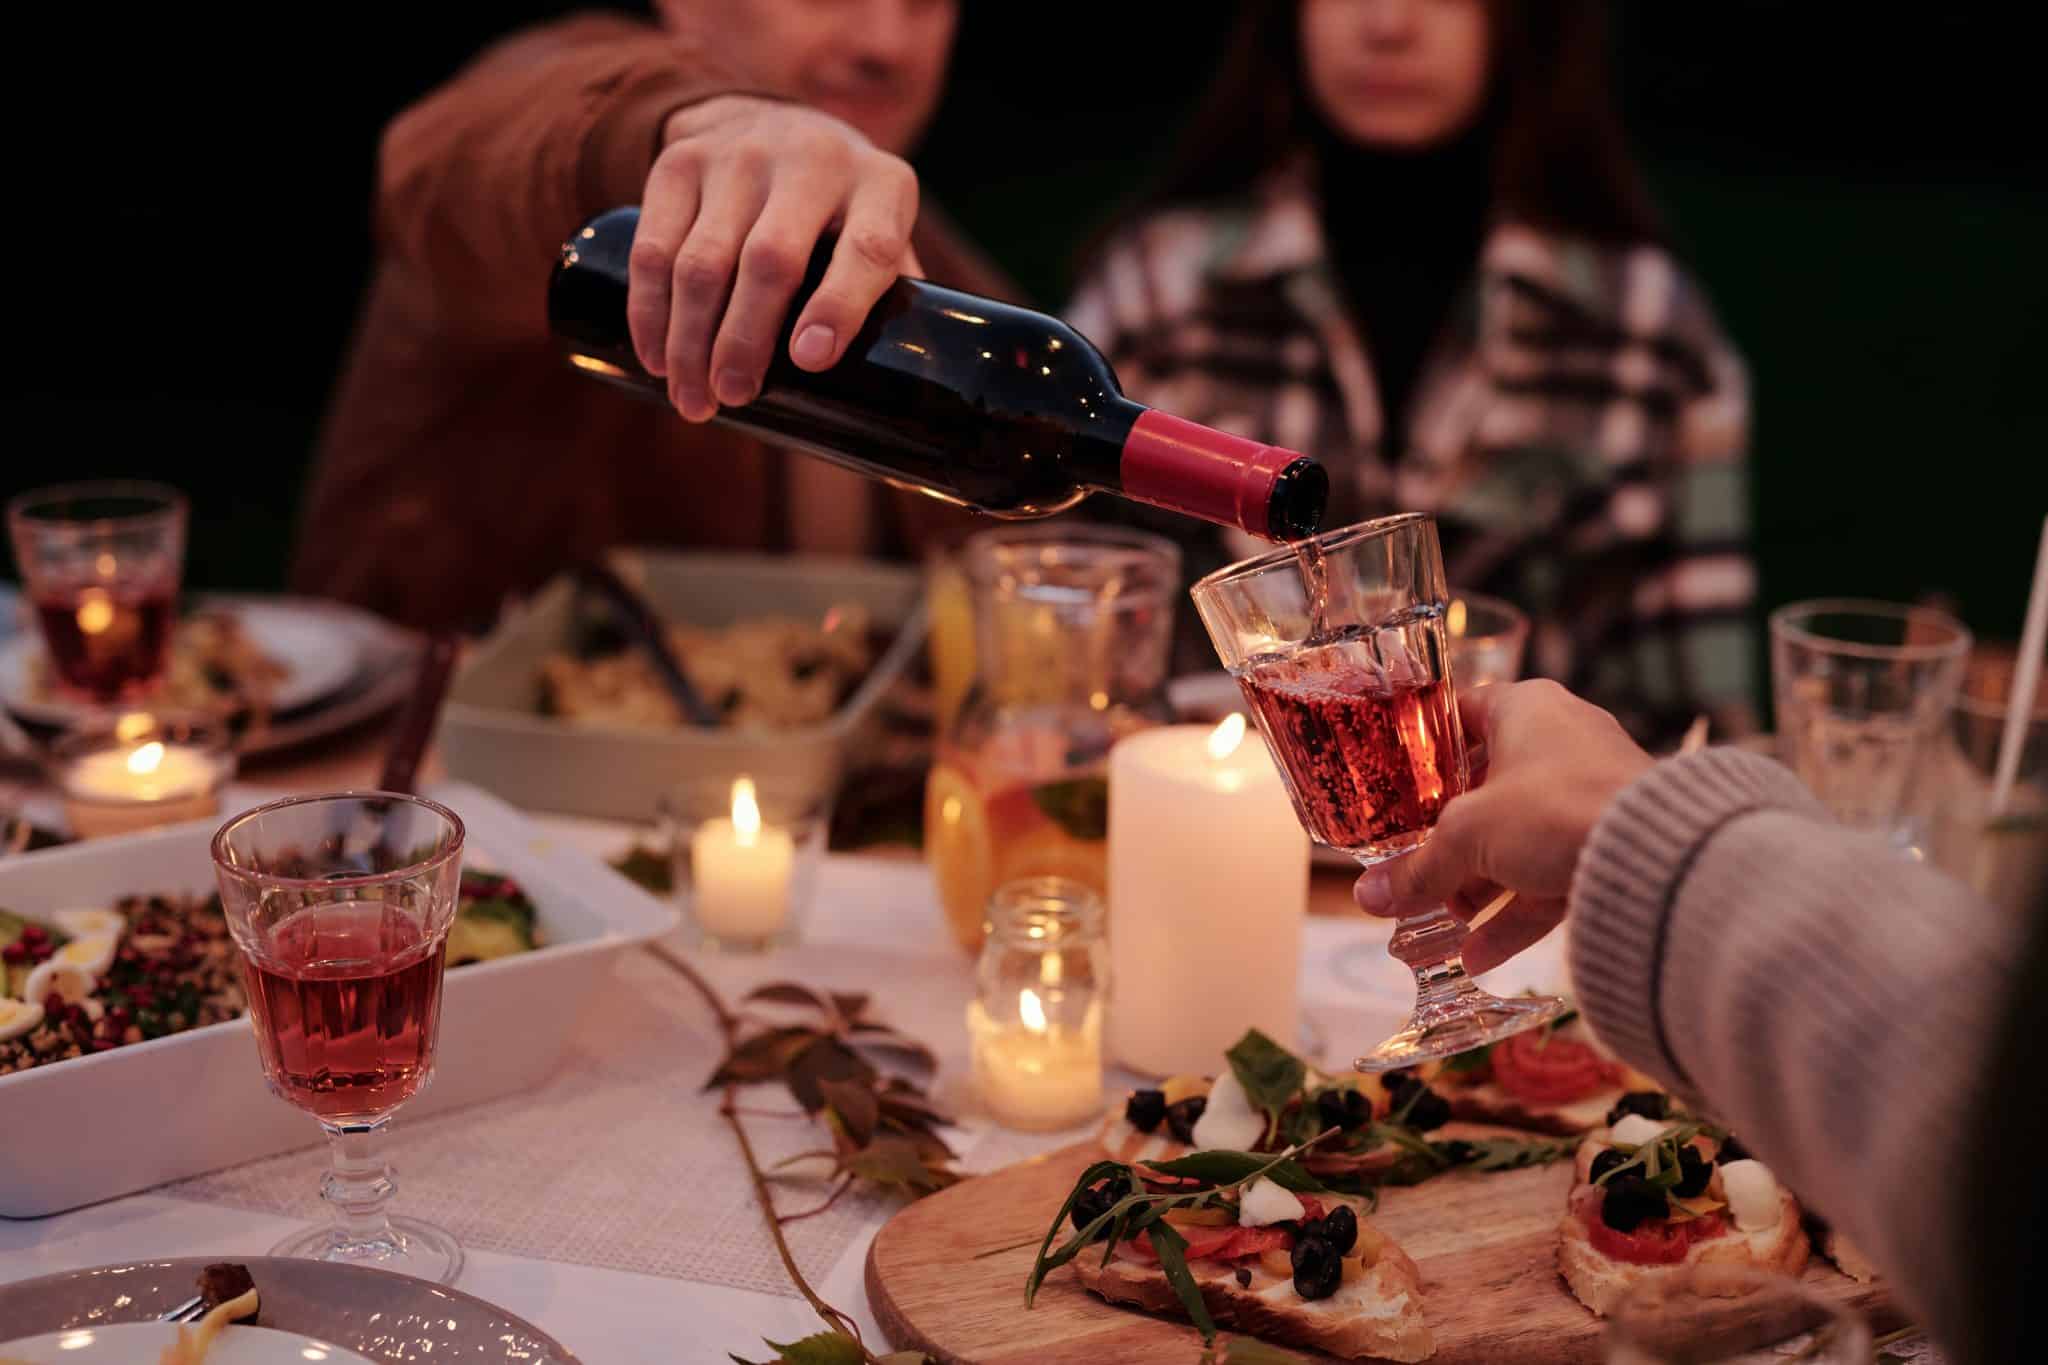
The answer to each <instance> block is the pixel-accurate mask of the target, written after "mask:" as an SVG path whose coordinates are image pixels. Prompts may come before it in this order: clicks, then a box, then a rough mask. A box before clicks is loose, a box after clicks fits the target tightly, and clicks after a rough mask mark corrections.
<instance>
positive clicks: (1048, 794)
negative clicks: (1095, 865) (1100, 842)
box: [1031, 777, 1109, 839]
mask: <svg viewBox="0 0 2048 1365" xmlns="http://www.w3.org/2000/svg"><path fill="white" fill-rule="evenodd" d="M1031 802H1032V804H1033V805H1035V806H1037V807H1038V809H1039V811H1040V813H1042V814H1043V815H1044V816H1045V818H1046V819H1048V820H1050V821H1052V822H1053V823H1054V824H1055V825H1058V826H1059V827H1060V828H1061V829H1063V830H1065V831H1066V832H1067V833H1068V834H1071V835H1072V836H1074V837H1075V838H1076V839H1106V838H1108V837H1109V779H1108V778H1107V777H1075V778H1070V779H1068V780H1067V781H1065V782H1047V783H1044V784H1042V785H1040V786H1036V787H1033V788H1032V789H1031Z"/></svg>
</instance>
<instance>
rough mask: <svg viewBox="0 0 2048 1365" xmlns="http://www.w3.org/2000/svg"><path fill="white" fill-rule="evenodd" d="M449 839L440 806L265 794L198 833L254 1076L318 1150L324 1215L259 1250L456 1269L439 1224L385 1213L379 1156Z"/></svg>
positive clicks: (437, 940) (458, 835) (422, 1030)
mask: <svg viewBox="0 0 2048 1365" xmlns="http://www.w3.org/2000/svg"><path fill="white" fill-rule="evenodd" d="M462 840H463V831H462V821H461V820H460V819H458V818H457V817H456V815H455V813H454V812H453V811H451V810H449V809H447V808H446V807H445V806H440V805H436V804H435V803H434V802H432V801H426V800H422V799H421V798H419V797H416V796H400V795H395V794H391V793H384V792H363V793H355V792H350V793H344V794H341V795H336V796H300V797H292V798H290V799H287V800H284V801H276V802H272V803H271V804H270V805H267V806H259V807H257V808H256V809H255V810H252V811H248V812H245V813H244V814H241V815H238V816H236V817H235V818H234V819H232V820H230V821H228V823H227V824H225V825H223V826H222V827H221V830H220V832H219V833H218V834H216V835H214V836H213V863H214V874H215V877H216V879H217V880H218V881H219V883H220V897H221V905H222V908H223V909H224V910H225V912H226V914H227V919H228V928H229V929H230V931H232V933H233V934H234V938H235V946H236V947H237V948H239V949H240V950H241V953H242V980H243V982H244V984H245V986H246V988H247V991H248V996H249V1016H250V1022H251V1023H253V1024H254V1025H255V1029H256V1044H257V1048H258V1050H259V1051H260V1052H261V1054H262V1058H263V1074H264V1078H265V1079H266V1080H268V1081H269V1082H270V1088H271V1090H272V1091H273V1092H275V1093H276V1094H277V1095H278V1097H279V1098H281V1099H283V1100H285V1101H287V1102H288V1103H290V1104H292V1105H294V1106H296V1107H298V1108H300V1109H303V1110H305V1111H306V1112H307V1113H309V1114H311V1115H312V1116H313V1117H314V1118H316V1119H318V1120H319V1121H320V1127H321V1128H322V1130H324V1131H325V1132H326V1134H327V1141H328V1147H329V1150H330V1153H331V1156H330V1161H329V1166H328V1170H327V1176H326V1178H325V1179H324V1180H323V1181H322V1182H321V1186H320V1193H321V1197H322V1198H324V1199H326V1201H327V1203H328V1206H329V1207H330V1208H331V1209H332V1210H333V1215H334V1217H333V1222H332V1224H331V1225H330V1226H328V1227H317V1228H309V1229H307V1230H306V1231H304V1232H300V1233H295V1234H293V1235H292V1236H291V1237H288V1238H286V1239H285V1240H284V1241H283V1242H282V1243H280V1244H279V1245H278V1246H277V1247H276V1248H274V1249H273V1250H272V1253H271V1254H272V1255H276V1256H303V1257H309V1258H311V1259H314V1260H324V1261H343V1262H347V1263H350V1264H354V1265H369V1266H375V1267H377V1268H378V1269H381V1270H395V1271H398V1272H399V1273H401V1274H406V1275H415V1276H418V1277H419V1278H421V1279H424V1280H435V1281H438V1282H439V1283H442V1284H447V1283H450V1282H451V1281H453V1280H454V1279H455V1277H456V1275H457V1274H459V1273H460V1272H461V1270H462V1247H461V1244H460V1243H458V1242H457V1241H456V1240H455V1239H454V1238H453V1237H452V1236H450V1235H449V1234H448V1233H447V1232H445V1231H443V1230H442V1229H440V1228H438V1227H435V1226H433V1225H432V1224H430V1223H423V1222H421V1221H419V1220H418V1219H413V1218H392V1217H390V1216H389V1215H388V1214H387V1213H386V1212H385V1205H386V1204H387V1203H389V1201H390V1199H391V1194H392V1190H393V1188H394V1186H393V1181H392V1178H391V1168H390V1166H389V1165H387V1164H386V1162H385V1160H384V1157H383V1154H382V1152H381V1151H380V1150H379V1147H380V1140H381V1139H382V1137H383V1134H384V1129H385V1127H386V1125H387V1124H389V1123H390V1121H391V1116H392V1114H393V1113H394V1112H395V1111H396V1110H397V1109H398V1107H399V1106H400V1105H402V1104H404V1103H405V1102H406V1101H407V1100H409V1099H411V1098H412V1097H413V1096H414V1095H415V1094H417V1093H418V1092H419V1090H420V1088H421V1087H422V1086H424V1085H425V1084H426V1083H427V1080H428V1078H429V1077H430V1076H432V1074H433V1069H434V1041H435V1038H436V1036H437V1035H438V1034H439V1032H440V1026H441V973H442V968H443V966H444V964H445V962H446V957H447V953H446V948H447V942H448V926H449V925H450V924H451V923H452V922H453V921H454V919H455V908H456V895H457V891H458V888H459V886H460V884H461V878H462Z"/></svg>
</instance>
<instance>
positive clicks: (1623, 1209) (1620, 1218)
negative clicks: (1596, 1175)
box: [1600, 1171, 1671, 1232]
mask: <svg viewBox="0 0 2048 1365" xmlns="http://www.w3.org/2000/svg"><path fill="white" fill-rule="evenodd" d="M1606 1188H1607V1194H1606V1197H1605V1198H1603V1199H1602V1200H1601V1201H1600V1221H1601V1222H1603V1223H1605V1224H1607V1226H1608V1227H1611V1228H1613V1229H1614V1230H1615V1231H1616V1232H1634V1231H1635V1230H1636V1226H1637V1224H1639V1223H1641V1222H1642V1221H1643V1220H1644V1219H1647V1218H1664V1217H1667V1216H1669V1215H1670V1212H1671V1205H1670V1203H1669V1201H1667V1200H1666V1199H1665V1198H1664V1191H1662V1190H1660V1189H1658V1188H1657V1187H1656V1186H1655V1185H1652V1184H1651V1183H1650V1182H1649V1181H1647V1180H1645V1179H1643V1177H1642V1176H1640V1175H1638V1174H1636V1173H1635V1172H1634V1171H1629V1172H1625V1173H1624V1174H1621V1175H1618V1176H1616V1177H1614V1179H1612V1180H1610V1181H1608V1182H1607V1187H1606Z"/></svg>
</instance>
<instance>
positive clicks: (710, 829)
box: [690, 816, 796, 943]
mask: <svg viewBox="0 0 2048 1365" xmlns="http://www.w3.org/2000/svg"><path fill="white" fill-rule="evenodd" d="M795 866H796V841H795V840H794V839H792V838H791V837H790V834H789V831H787V830H783V829H776V828H774V827H773V826H767V825H764V826H762V827H761V828H760V829H758V830H749V831H742V830H740V829H739V828H738V827H737V826H735V825H734V824H733V822H732V821H731V820H729V819H727V818H725V817H723V816H720V817H718V818H717V819H713V820H706V821H705V822H704V823H703V824H701V825H699V826H698V827H697V831H696V833H694V834H693V835H691V836H690V885H691V890H692V900H693V904H694V906H695V910H696V916H697V925H698V927H699V928H701V929H702V930H703V931H704V932H705V933H706V934H709V935H711V936H712V937H713V938H717V939H725V940H731V941H734V942H755V943H758V942H761V941H763V940H766V939H770V938H773V937H774V936H775V935H776V934H778V933H780V932H782V928H783V925H784V924H786V923H787V922H788V920H789V909H790V906H789V891H790V878H791V875H792V873H793V872H794V870H795Z"/></svg>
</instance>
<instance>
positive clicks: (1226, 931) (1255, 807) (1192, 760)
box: [1109, 713, 1308, 1076]
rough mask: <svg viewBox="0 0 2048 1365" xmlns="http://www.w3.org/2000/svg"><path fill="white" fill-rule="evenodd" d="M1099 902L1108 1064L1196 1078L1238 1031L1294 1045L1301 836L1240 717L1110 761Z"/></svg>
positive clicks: (1193, 728) (1138, 746)
mask: <svg viewBox="0 0 2048 1365" xmlns="http://www.w3.org/2000/svg"><path fill="white" fill-rule="evenodd" d="M1109 900H1110V903H1111V904H1112V905H1114V906H1116V930H1115V932H1114V933H1112V934H1111V935H1110V961H1111V967H1112V970H1113V971H1114V972H1115V975H1116V980H1117V995H1116V999H1115V1001H1114V1002H1113V1003H1112V1004H1111V1006H1110V1011H1109V1046H1110V1052H1111V1054H1112V1055H1113V1056H1115V1058H1116V1059H1117V1060H1118V1061H1119V1062H1121V1063H1123V1064H1124V1065H1125V1066H1128V1067H1130V1068H1131V1069H1133V1070H1135V1071H1141V1072H1146V1073H1148V1074H1151V1075H1155V1076H1171V1075H1180V1074H1192V1075H1205V1074H1208V1073H1211V1072H1213V1071H1214V1070H1215V1069H1216V1058H1217V1057H1218V1056H1220V1055H1221V1054H1222V1053H1223V1052H1224V1051H1225V1050H1226V1049H1228V1048H1229V1047H1230V1046H1231V1045H1232V1044H1233V1043H1235V1042H1236V1041H1237V1040H1238V1038H1239V1037H1240V1036H1242V1035H1243V1033H1244V1031H1245V1030H1246V1029H1247V1028H1256V1029H1259V1030H1261V1031H1262V1032H1264V1033H1265V1034H1266V1035H1267V1036H1269V1037H1271V1038H1274V1039H1276V1040H1278V1041H1280V1042H1282V1043H1289V1042H1292V1041H1293V1040H1294V1038H1295V1037H1296V1035H1297V1034H1298V1033H1299V1031H1300V1028H1301V1016H1300V988H1301V939H1302V926H1303V923H1304V920H1305V918H1306V916H1307V913H1308V836H1307V835H1306V834H1304V833H1303V832H1302V828H1301V822H1300V821H1299V820H1298V819H1296V818H1295V814H1294V808H1293V806H1292V805H1291V804H1289V802H1288V800H1287V790H1286V788H1285V787H1284V786H1283V785H1282V783H1281V781H1280V773H1279V770H1278V769H1276V768H1275V767H1274V766H1273V761H1272V759H1271V758H1270V757H1269V756H1268V755H1267V753H1266V746H1265V745H1263V744H1261V743H1259V742H1258V741H1257V740H1256V739H1251V740H1247V736H1246V727H1245V719H1244V717H1243V716H1242V715H1240V714H1236V713H1233V714H1231V715H1229V716H1226V717H1224V719H1223V721H1222V723H1221V724H1219V725H1217V726H1215V727H1214V728H1213V729H1212V728H1209V727H1206V726H1200V725H1171V726H1166V727H1163V728H1161V729H1157V730H1147V731H1145V732H1143V733H1141V734H1136V735H1132V736H1130V737H1129V738H1127V739H1125V740H1123V741H1122V742H1120V743H1119V744H1118V745H1117V746H1116V748H1115V749H1113V750H1111V751H1110V755H1109Z"/></svg>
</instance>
